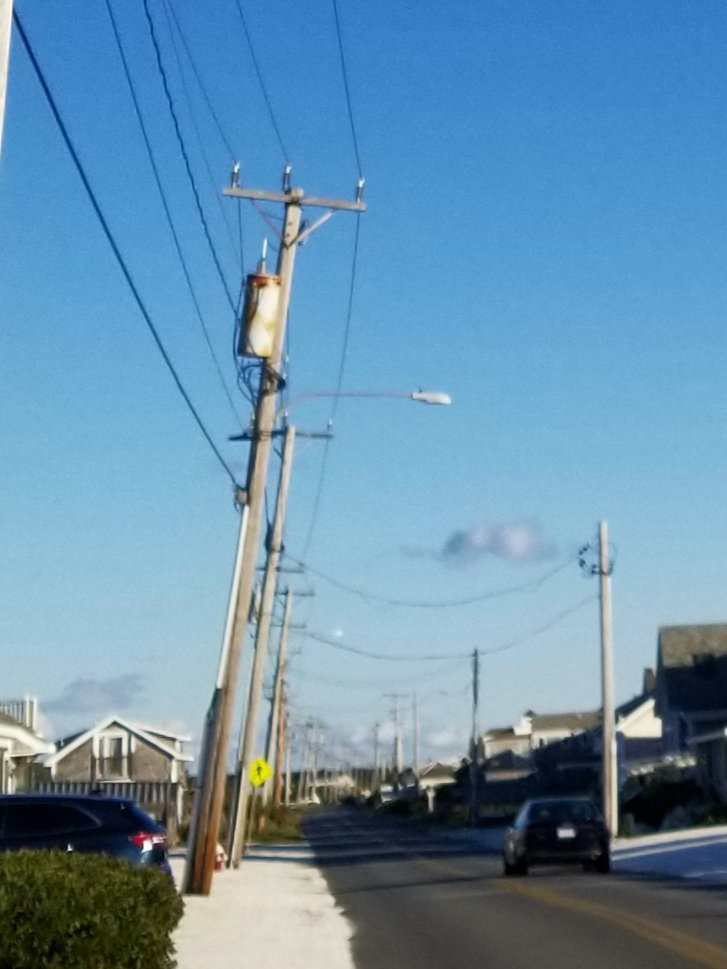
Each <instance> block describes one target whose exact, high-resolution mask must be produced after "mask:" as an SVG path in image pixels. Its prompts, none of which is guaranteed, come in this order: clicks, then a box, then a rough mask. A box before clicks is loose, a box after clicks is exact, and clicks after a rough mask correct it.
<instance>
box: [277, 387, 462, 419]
mask: <svg viewBox="0 0 727 969" xmlns="http://www.w3.org/2000/svg"><path fill="white" fill-rule="evenodd" d="M315 397H400V398H404V399H405V400H417V401H419V403H421V404H436V405H439V406H447V405H448V404H451V403H452V398H451V397H450V396H449V394H445V393H442V392H441V391H439V390H309V391H308V392H307V393H305V394H298V395H296V396H295V397H292V398H291V399H290V400H289V401H288V402H287V403H286V404H285V405H284V406H283V407H281V408H280V409H279V410H278V412H277V414H276V415H275V418H276V420H277V419H278V418H279V417H285V416H287V414H288V411H289V410H290V409H291V408H293V407H295V406H296V405H297V404H299V403H300V402H301V401H304V400H309V399H310V398H315Z"/></svg>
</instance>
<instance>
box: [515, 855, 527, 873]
mask: <svg viewBox="0 0 727 969" xmlns="http://www.w3.org/2000/svg"><path fill="white" fill-rule="evenodd" d="M527 873H528V859H527V858H526V857H525V856H524V855H523V857H522V858H520V860H519V861H516V862H515V874H516V875H527Z"/></svg>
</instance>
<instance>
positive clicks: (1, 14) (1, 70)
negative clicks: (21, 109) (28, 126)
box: [0, 0, 13, 152]
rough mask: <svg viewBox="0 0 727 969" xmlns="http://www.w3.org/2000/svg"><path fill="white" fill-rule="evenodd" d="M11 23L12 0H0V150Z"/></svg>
mask: <svg viewBox="0 0 727 969" xmlns="http://www.w3.org/2000/svg"><path fill="white" fill-rule="evenodd" d="M12 24H13V0H0V152H1V151H2V145H3V128H4V126H5V102H6V100H7V93H8V72H9V69H10V35H11V33H12Z"/></svg>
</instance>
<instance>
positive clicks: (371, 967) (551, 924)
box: [306, 808, 727, 969]
mask: <svg viewBox="0 0 727 969" xmlns="http://www.w3.org/2000/svg"><path fill="white" fill-rule="evenodd" d="M306 833H307V835H308V837H309V839H310V840H311V843H312V845H313V848H314V849H315V850H316V854H317V858H318V863H319V865H320V866H321V867H322V870H323V873H324V874H325V876H326V879H327V881H328V884H329V886H330V888H331V890H332V892H333V894H334V896H335V898H336V901H337V902H338V904H339V905H341V906H342V907H343V909H344V910H345V913H346V916H347V917H348V918H349V919H350V920H351V921H352V923H353V929H354V935H353V956H354V960H355V964H356V969H388V967H390V966H391V965H395V966H396V967H397V969H422V967H436V969H483V967H487V969H530V967H533V969H582V967H588V969H649V967H659V969H694V967H700V966H701V967H706V969H727V919H725V903H726V901H727V899H726V898H725V892H724V890H719V891H715V890H707V889H699V888H697V887H695V886H694V885H692V884H691V883H689V882H675V881H659V880H656V879H648V880H647V879H638V878H633V877H631V878H629V877H628V876H626V875H619V874H618V873H616V874H612V875H605V876H604V875H598V874H595V873H590V872H583V871H581V870H580V869H569V868H543V869H537V868H535V869H533V870H532V872H531V874H530V876H528V877H526V878H507V879H506V878H504V877H502V875H501V862H500V858H499V855H498V854H495V853H490V854H485V853H483V852H482V849H481V848H480V849H476V848H473V847H472V845H471V844H470V845H468V844H467V842H466V841H464V840H458V839H457V838H454V839H453V838H451V837H447V836H445V835H439V836H437V835H432V834H431V833H430V832H425V831H423V830H422V829H421V828H419V827H418V826H417V827H413V826H412V827H410V826H408V825H402V824H401V823H398V821H397V823H394V820H393V819H390V820H388V821H387V820H385V819H381V818H380V817H378V816H376V815H372V814H370V813H369V812H368V811H365V810H363V809H361V810H356V809H350V810H345V809H340V808H339V809H334V810H331V811H329V812H326V813H319V814H316V815H314V816H312V817H311V819H310V821H309V823H308V828H307V832H306Z"/></svg>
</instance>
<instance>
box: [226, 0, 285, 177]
mask: <svg viewBox="0 0 727 969" xmlns="http://www.w3.org/2000/svg"><path fill="white" fill-rule="evenodd" d="M235 6H236V7H237V12H238V14H239V15H240V22H241V23H242V29H243V32H244V34H245V40H246V41H247V46H248V50H249V51H250V57H251V58H252V64H253V67H254V68H255V73H256V74H257V79H258V83H259V85H260V90H261V91H262V95H263V99H264V101H265V105H266V107H267V109H268V115H269V116H270V123H271V124H272V126H273V131H274V132H275V137H276V138H277V140H278V145H279V146H280V151H281V152H282V155H283V160H284V161H285V162H286V164H287V162H289V161H290V157H289V155H288V152H287V149H286V147H285V145H284V144H283V138H282V135H281V134H280V126H279V125H278V122H277V119H276V117H275V112H274V111H273V105H272V102H271V100H270V95H269V94H268V89H267V87H266V86H265V81H264V80H263V75H262V71H261V70H260V64H259V63H258V59H257V55H256V54H255V47H254V46H253V43H252V37H251V36H250V31H249V30H248V27H247V20H246V19H245V14H244V12H243V9H242V4H241V3H240V0H235Z"/></svg>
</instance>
